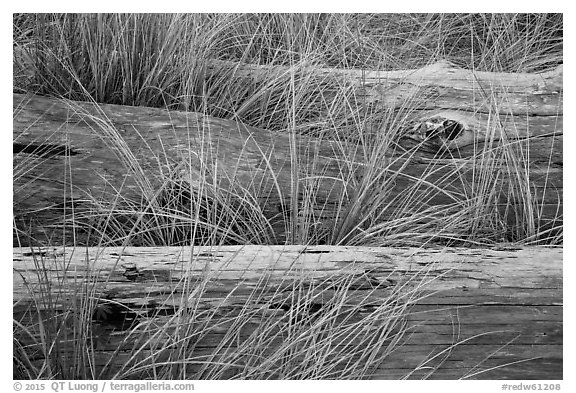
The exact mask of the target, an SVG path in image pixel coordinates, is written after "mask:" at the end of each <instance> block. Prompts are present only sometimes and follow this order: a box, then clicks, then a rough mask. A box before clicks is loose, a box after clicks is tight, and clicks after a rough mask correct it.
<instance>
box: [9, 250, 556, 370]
mask: <svg viewBox="0 0 576 393" xmlns="http://www.w3.org/2000/svg"><path fill="white" fill-rule="evenodd" d="M39 262H42V264H41V265H42V268H39V265H40V264H39ZM13 263H14V274H13V279H14V308H13V311H14V317H15V318H16V319H17V320H22V321H23V323H32V324H34V321H36V322H37V319H38V317H37V316H35V315H36V314H35V310H37V307H39V308H50V307H52V308H53V309H55V310H60V309H67V307H69V305H70V303H71V302H74V301H77V300H78V299H77V298H75V297H76V296H77V295H78V294H79V293H85V291H86V290H89V291H90V293H91V296H92V298H93V299H99V300H98V302H101V303H106V304H115V305H118V306H119V307H117V308H116V311H115V313H119V314H123V315H124V320H123V319H122V318H121V317H120V318H119V317H118V316H110V317H109V319H95V320H94V321H93V325H94V326H98V330H97V331H98V335H99V337H98V340H96V341H97V342H98V346H97V347H96V348H95V349H94V351H95V354H96V361H97V366H98V367H103V366H104V364H106V363H107V362H108V361H109V360H110V359H111V358H114V359H115V360H114V361H118V362H129V360H130V359H131V356H133V353H131V352H130V348H132V346H133V345H134V344H135V343H136V342H137V341H138V339H139V338H140V336H146V334H148V335H149V334H150V333H146V334H144V333H142V334H140V335H139V334H135V335H134V334H133V335H130V336H128V334H127V331H128V330H129V328H134V325H132V327H130V326H127V325H130V323H129V322H126V320H136V321H137V322H138V323H140V325H139V326H140V327H139V328H136V331H138V329H143V328H142V326H146V323H151V324H152V326H156V328H155V329H157V328H158V326H161V325H162V323H165V322H166V321H167V320H169V318H170V316H173V315H175V314H176V313H177V310H178V309H179V307H181V306H182V305H183V304H184V303H183V299H186V298H188V299H189V302H190V301H191V300H190V299H195V300H194V301H193V302H192V303H193V304H194V305H193V306H191V305H190V307H193V308H194V310H195V311H194V312H195V313H198V314H194V315H211V316H212V317H214V316H215V317H214V319H213V321H216V320H218V318H223V319H222V321H221V322H222V323H221V325H220V327H219V328H214V329H213V330H210V333H209V334H207V335H206V336H204V337H202V338H201V339H199V341H198V342H197V344H196V345H197V347H196V349H195V351H194V356H197V358H198V359H200V358H201V357H202V356H203V355H206V354H209V353H213V352H214V351H215V348H217V345H218V343H219V340H221V339H222V337H224V334H225V332H226V330H227V329H229V328H230V326H231V322H230V317H231V316H233V315H238V314H240V313H241V310H244V312H246V310H252V311H253V313H254V314H253V316H254V318H253V319H251V320H250V322H248V323H246V325H245V326H244V327H243V329H245V330H242V331H241V333H240V334H239V336H238V340H239V342H238V343H237V345H238V348H240V347H241V344H242V341H243V340H246V339H247V338H248V337H249V336H250V334H251V333H253V331H254V329H256V328H257V327H258V326H262V324H263V321H268V322H270V323H272V322H273V321H276V322H277V321H282V320H284V321H285V319H282V318H293V319H294V318H295V315H297V314H298V313H301V314H305V312H304V313H302V309H303V308H305V307H304V306H303V307H302V308H298V305H299V304H301V303H305V306H306V307H308V308H309V309H315V310H320V312H321V313H322V312H329V311H326V310H329V304H331V305H332V306H333V305H334V303H330V302H331V299H334V298H338V299H339V300H338V302H341V304H340V303H339V304H340V305H341V307H342V308H341V309H340V312H342V313H343V314H345V311H343V310H346V309H347V307H353V306H356V307H357V308H356V309H355V312H354V313H353V315H351V316H349V317H350V319H351V320H360V319H361V318H363V317H364V318H371V317H370V315H373V314H370V313H373V312H374V310H375V309H376V308H377V307H378V306H380V305H382V304H385V303H387V302H391V299H396V300H395V301H394V302H393V304H394V305H395V307H396V308H400V309H402V310H404V314H403V315H404V316H403V317H402V318H399V319H396V320H395V323H397V324H399V325H403V328H401V329H400V328H399V329H400V331H403V332H404V334H403V335H398V337H396V338H397V339H398V344H399V346H398V347H397V349H396V350H394V351H393V352H392V353H391V354H389V355H388V356H387V357H386V358H385V359H384V361H383V362H382V363H381V364H380V365H379V367H378V368H377V369H376V370H374V378H380V379H390V378H391V379H397V378H410V379H420V378H432V379H455V378H479V379H562V377H563V374H562V363H563V362H562V347H563V329H562V326H563V324H562V322H563V313H562V304H563V298H562V286H563V285H562V283H563V279H562V248H558V247H526V248H523V249H512V248H509V249H507V248H493V249H467V248H445V249H440V248H435V249H418V248H370V247H329V246H314V247H311V246H310V247H304V246H285V247H280V246H276V247H269V246H226V247H219V248H206V247H204V248H200V247H194V248H193V249H191V248H190V247H187V248H175V247H173V248H126V249H121V248H105V249H96V248H87V249H82V248H79V249H76V250H72V249H58V250H49V251H44V252H42V253H40V252H39V251H38V250H37V251H36V252H32V251H31V250H30V249H25V248H15V249H14V252H13ZM64 266H66V269H64ZM64 270H66V271H67V273H66V274H64V273H63V271H64ZM87 274H88V275H89V277H90V279H89V280H88V281H86V277H87ZM185 277H186V278H187V280H183V278H185ZM87 283H89V284H87ZM186 283H187V284H188V285H189V287H188V289H185V285H186ZM48 285H50V287H51V288H52V298H51V299H52V303H50V300H49V299H48V298H46V297H44V298H43V300H42V301H40V302H37V303H34V302H32V299H33V298H36V299H39V296H38V294H39V293H41V292H42V288H44V289H45V288H47V287H48ZM344 287H345V288H344ZM343 288H344V291H342V290H343ZM339 291H340V292H339ZM186 294H189V295H186ZM343 294H344V295H343ZM56 295H58V296H56ZM342 295H343V296H342ZM338 296H342V297H338ZM95 303H96V302H95ZM188 304H189V303H188ZM403 307H405V308H403ZM72 308H74V307H72ZM118 310H120V311H118ZM180 310H181V309H180ZM198 310H204V311H206V312H205V313H201V312H200V311H198ZM264 316H268V317H266V318H271V319H266V318H264ZM262 318H264V319H262ZM224 320H225V321H227V322H223V321H224ZM30 321H32V322H30ZM119 321H120V322H119ZM122 321H124V322H122ZM163 321H164V322H163ZM94 329H96V328H95V327H94ZM335 329H336V330H335V331H334V332H332V333H333V335H334V337H337V334H336V333H337V328H336V327H335ZM31 331H34V328H31ZM94 331H96V330H94ZM154 331H156V330H154ZM19 339H20V340H21V342H22V343H23V344H25V345H26V343H28V344H30V339H29V338H28V339H26V338H25V337H20V338H19ZM164 339H165V338H164ZM123 340H126V342H124V343H122V341H123ZM160 340H162V339H160ZM96 341H95V342H96ZM161 347H162V345H160V348H161ZM64 348H65V347H64ZM119 348H120V351H119V352H118V349H119ZM33 349H34V348H33V345H32V346H30V347H29V348H28V350H30V351H33ZM246 350H248V349H246ZM271 350H273V349H271ZM115 351H116V352H115ZM124 352H126V353H124ZM248 352H250V351H248ZM114 354H115V355H114ZM236 355H238V356H240V355H239V354H236ZM59 356H65V351H64V353H61V354H60V355H59ZM114 356H116V357H114ZM142 356H144V355H142ZM38 357H39V359H41V356H40V355H38ZM132 361H134V359H133V358H132ZM109 366H110V365H109ZM110 367H113V368H114V367H116V366H110ZM198 368H201V367H200V366H199V365H197V368H196V369H194V367H192V370H191V371H198ZM228 371H229V372H232V373H233V370H228ZM198 372H199V371H198Z"/></svg>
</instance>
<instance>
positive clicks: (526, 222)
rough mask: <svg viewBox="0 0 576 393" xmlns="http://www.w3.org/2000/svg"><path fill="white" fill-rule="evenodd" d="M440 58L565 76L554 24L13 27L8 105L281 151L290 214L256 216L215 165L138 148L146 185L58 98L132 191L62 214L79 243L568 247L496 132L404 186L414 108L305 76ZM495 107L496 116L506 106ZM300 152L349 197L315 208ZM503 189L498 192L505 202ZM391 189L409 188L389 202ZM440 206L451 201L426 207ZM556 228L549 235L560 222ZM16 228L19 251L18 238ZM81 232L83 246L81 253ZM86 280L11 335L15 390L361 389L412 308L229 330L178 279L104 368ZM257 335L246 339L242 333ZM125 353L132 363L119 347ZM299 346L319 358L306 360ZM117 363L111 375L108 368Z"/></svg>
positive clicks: (522, 159)
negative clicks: (208, 381) (174, 383)
mask: <svg viewBox="0 0 576 393" xmlns="http://www.w3.org/2000/svg"><path fill="white" fill-rule="evenodd" d="M441 59H449V60H451V61H453V62H455V63H457V64H459V65H461V66H463V67H467V68H470V69H477V70H487V71H508V72H516V71H523V72H534V71H539V70H542V69H545V68H548V67H551V66H555V65H557V64H559V63H561V62H562V16H561V15H519V14H514V15H512V14H496V15H491V14H490V15H489V14H473V15H464V14H442V15H436V14H434V15H404V14H398V15H368V14H366V15H348V14H319V15H308V14H296V15H294V14H290V15H281V14H278V15H261V14H258V15H256V14H254V15H253V14H250V15H245V14H242V15H236V14H217V15H207V14H194V15H178V14H165V15H156V14H154V15H150V14H98V15H96V14H86V15H79V14H65V15H54V14H49V15H48V14H34V15H32V14H18V15H14V90H15V91H17V92H32V93H38V94H46V95H55V96H58V97H62V98H67V99H71V100H82V101H92V102H93V103H94V105H95V107H96V108H97V104H98V103H115V104H124V105H137V106H154V107H163V108H167V109H169V110H187V111H194V112H200V113H202V114H205V115H208V116H215V117H220V118H228V119H236V120H238V121H241V122H243V123H245V124H248V125H252V126H255V127H261V128H265V129H267V130H271V131H274V132H278V133H285V134H287V135H289V136H290V144H291V146H290V157H289V160H290V168H291V173H290V175H291V181H290V190H289V191H288V192H286V191H280V189H281V187H280V184H279V183H278V179H277V178H276V176H277V174H276V173H274V171H273V169H272V165H270V163H269V162H268V160H269V157H268V156H267V155H266V153H265V151H266V150H265V149H263V150H262V162H263V168H262V169H263V170H264V171H265V172H267V174H268V175H269V176H268V178H269V179H271V180H270V181H271V182H272V183H274V184H271V185H270V186H271V187H268V188H269V189H271V190H272V191H271V192H273V193H276V194H277V195H274V198H277V199H279V200H281V201H289V202H287V203H286V206H284V209H283V211H282V212H280V213H279V214H278V216H276V217H270V216H269V215H267V214H266V213H265V212H264V209H263V207H262V200H265V199H266V195H262V194H261V193H260V191H259V190H260V189H261V184H256V183H253V184H246V183H243V182H241V181H240V179H238V178H236V177H235V175H234V174H232V175H227V176H228V177H226V178H222V177H220V178H219V177H218V176H213V174H215V173H217V172H218V171H217V167H216V163H215V162H214V159H213V156H212V155H211V154H210V153H209V152H208V151H206V152H204V151H196V152H192V151H189V152H188V154H187V155H182V156H179V157H170V156H168V155H166V154H163V153H162V152H154V151H152V150H150V155H151V156H152V157H153V159H154V160H155V161H156V162H157V167H158V171H157V172H156V173H155V174H154V176H151V173H149V172H146V171H145V170H144V169H143V168H142V167H141V164H140V162H139V160H138V157H136V155H135V152H132V151H130V149H129V148H128V147H127V146H126V144H125V143H124V142H123V140H122V138H121V136H120V133H119V132H118V130H116V129H115V127H114V125H113V124H112V123H111V122H109V121H108V120H107V119H106V117H105V115H104V114H103V113H101V115H97V116H95V115H94V114H88V113H84V112H83V111H82V110H81V109H80V108H79V107H78V106H75V105H74V104H73V102H70V101H69V105H70V109H71V111H72V112H75V113H76V114H77V115H80V116H83V117H86V118H88V119H89V120H90V121H91V122H92V123H93V124H95V126H94V132H95V133H96V134H97V135H100V136H101V137H102V139H103V140H104V141H105V142H106V143H107V146H108V148H109V149H111V150H112V151H114V153H115V154H116V156H117V157H118V159H119V160H120V162H121V163H122V165H123V166H124V167H125V169H126V171H127V172H128V173H129V175H130V176H131V178H133V179H134V181H135V182H136V185H137V187H138V191H139V195H140V198H138V199H137V200H130V199H127V198H126V197H125V196H124V194H123V190H122V189H121V188H120V189H114V188H113V187H111V185H110V187H109V188H110V193H109V197H107V198H102V197H100V196H95V195H87V196H86V198H85V200H83V201H82V203H83V204H84V206H85V207H86V206H87V208H85V209H83V210H77V211H72V212H71V213H72V214H66V217H63V224H65V226H66V228H72V233H73V234H74V236H76V237H75V238H74V239H73V243H74V244H75V245H79V244H81V243H84V244H86V243H87V244H94V245H99V246H107V245H121V246H127V245H142V246H144V245H148V246H162V245H168V244H170V245H186V244H199V245H210V246H214V247H216V246H219V245H223V244H284V243H288V244H320V243H327V244H334V245H379V246H382V245H398V244H403V245H405V244H418V245H422V244H428V243H431V242H442V243H443V244H454V243H457V244H460V243H462V242H464V243H466V244H474V245H485V244H490V243H494V242H500V241H515V242H537V241H539V240H541V239H542V238H544V239H545V240H547V241H549V242H553V243H559V242H561V241H562V239H561V225H560V226H559V228H552V229H550V228H540V227H538V224H537V223H536V222H535V220H534V217H535V216H536V217H537V216H538V212H539V211H540V210H541V209H542V206H539V205H538V202H537V201H536V200H535V198H534V197H533V192H532V190H530V179H529V174H528V171H527V168H526V167H525V165H526V164H525V163H526V162H527V160H526V158H527V152H526V151H524V150H523V149H522V148H521V146H520V144H519V143H517V142H515V141H513V140H509V141H506V140H505V141H504V143H501V144H499V145H498V146H497V144H496V141H497V140H502V138H503V136H504V132H503V131H502V130H501V126H500V123H499V121H498V119H496V118H494V117H492V118H491V119H490V120H489V121H488V123H487V124H486V129H487V130H488V132H487V134H486V140H484V141H482V142H483V144H482V147H481V148H479V149H478V150H477V151H475V152H474V153H475V154H474V155H473V157H472V159H470V160H468V161H466V160H459V159H456V158H454V157H440V156H438V157H434V158H432V159H430V160H429V161H428V164H427V166H426V168H425V170H424V172H423V173H421V174H420V175H419V176H412V175H410V174H409V173H410V171H409V170H410V167H411V166H412V165H416V162H417V161H418V160H417V157H416V156H417V154H416V151H417V149H418V148H421V147H423V146H422V145H419V146H414V148H413V149H410V150H407V151H404V152H403V153H402V154H400V155H396V156H394V157H395V158H391V156H390V154H388V153H389V152H390V151H391V150H393V149H395V148H396V142H397V139H398V138H399V137H400V136H402V135H403V134H404V133H405V131H406V127H407V121H408V120H407V119H409V118H411V116H412V109H411V103H412V100H413V99H416V97H412V98H408V99H407V100H406V101H405V102H404V103H402V105H401V106H400V108H396V109H395V110H392V109H390V110H376V109H374V108H373V107H370V106H369V105H366V103H365V102H364V101H363V98H361V97H358V96H356V95H355V92H354V89H352V88H351V86H350V85H348V84H347V83H346V82H342V81H339V80H337V79H334V78H329V77H328V76H319V74H318V73H316V72H314V70H315V69H317V68H326V67H338V68H344V69H346V68H357V69H397V68H416V67H419V66H421V65H425V64H428V63H431V62H434V61H437V60H441ZM242 64H252V65H267V66H283V67H284V68H282V71H278V72H277V71H271V72H270V73H269V74H267V75H266V77H264V78H253V79H251V78H247V77H246V76H245V75H243V74H242V73H239V72H238V69H237V66H238V67H239V66H240V65H242ZM272 70H274V69H272ZM488 96H490V94H488ZM488 99H490V97H488ZM493 101H494V108H495V110H497V109H498V105H499V103H498V102H496V99H495V98H494V99H493ZM206 131H209V130H206ZM202 134H204V133H203V132H202ZM308 136H312V137H314V138H316V139H317V140H321V141H330V142H331V143H333V144H334V146H335V147H336V148H337V149H339V150H340V152H341V153H342V157H343V158H342V160H341V163H340V169H341V170H340V173H338V174H337V178H336V179H332V180H335V182H336V183H337V184H339V185H340V186H341V190H342V192H341V194H340V195H339V196H338V198H337V199H336V201H334V202H333V203H334V205H335V208H334V206H328V205H326V204H325V205H324V206H323V205H322V203H319V202H318V198H317V195H318V193H319V184H320V183H321V182H322V181H323V180H324V179H323V175H322V173H319V168H318V164H317V163H316V162H315V161H314V160H313V161H312V163H311V164H310V165H309V166H305V165H303V163H301V162H299V161H298V152H299V151H298V150H299V149H307V148H309V149H310V151H311V152H312V153H313V152H314V151H313V147H312V146H309V147H306V146H304V147H302V146H301V145H300V144H299V142H300V141H301V140H302V139H301V138H304V137H308ZM200 146H203V144H202V143H201V144H200ZM446 158H449V159H446ZM198 161H199V163H200V164H199V165H198ZM420 164H421V163H420ZM35 165H41V162H38V160H37V159H32V158H30V159H28V160H24V161H15V169H14V177H15V180H18V179H19V178H20V177H22V176H24V175H25V174H26V173H28V171H30V169H31V168H32V167H33V166H35ZM197 168H201V170H200V173H199V174H198V173H197V171H196V169H197ZM63 171H64V173H69V172H67V171H68V168H63ZM503 177H507V178H508V179H509V180H508V182H507V184H508V187H509V189H506V190H503V189H502V188H501V187H502V186H501V184H502V183H501V181H502V179H503ZM439 184H440V185H439ZM73 186H74V185H73V184H67V187H69V189H72V188H73ZM398 187H401V189H402V192H400V193H398V192H394V190H397V189H398ZM282 192H285V193H287V194H282ZM502 195H507V196H509V197H510V198H511V199H514V200H515V201H516V202H517V203H516V205H514V206H512V207H510V208H509V209H508V210H505V211H502V210H501V209H500V208H499V205H501V204H502V203H507V200H504V201H503V200H502ZM440 197H441V198H442V199H443V200H449V201H451V202H450V203H448V204H446V203H445V204H443V205H437V204H435V203H434V200H437V199H438V198H440ZM63 198H64V197H63ZM63 202H64V206H66V202H67V201H66V200H65V198H64V200H63ZM15 203H16V201H15ZM72 206H74V205H72ZM328 212H333V213H331V214H332V216H327V214H328ZM69 213H70V212H69ZM558 215H559V218H560V219H561V215H562V212H558ZM15 226H17V228H16V231H17V233H18V234H19V236H24V235H25V233H26V232H27V229H26V228H20V227H19V226H20V224H19V223H15ZM279 227H282V228H281V229H282V230H279ZM279 232H282V233H284V235H282V236H278V233H279ZM558 232H560V235H558ZM79 233H82V234H83V235H82V236H86V238H87V240H86V239H83V240H82V241H81V239H80V237H79V235H78V234H79ZM38 263H40V264H41V263H42V261H41V260H39V261H38ZM62 269H63V270H62V271H63V272H66V269H65V266H63V267H62ZM207 280H208V279H207ZM342 280H345V279H342ZM91 282H92V281H91V278H90V277H86V286H85V290H84V291H83V292H81V293H77V294H76V295H75V296H76V297H74V298H72V300H70V301H69V302H68V303H66V304H65V305H64V306H62V304H60V303H58V301H54V300H53V299H51V297H53V296H57V294H58V293H59V291H61V290H62V289H59V288H54V289H50V288H48V289H46V290H45V291H44V290H43V291H42V292H41V295H42V296H41V298H39V299H37V302H38V304H37V305H36V308H37V309H46V310H47V311H46V312H45V314H43V315H32V314H29V316H30V318H29V319H28V322H27V323H28V324H26V323H24V322H23V321H20V320H18V321H15V325H14V326H15V328H14V329H15V334H14V336H15V341H14V343H15V344H14V345H15V353H19V354H20V355H18V356H16V358H15V359H17V363H18V367H17V369H18V370H22V374H21V375H20V376H21V377H26V378H61V379H65V378H98V377H100V378H104V377H107V378H108V377H109V378H140V377H150V378H152V377H153V378H363V377H367V376H369V375H370V373H371V372H372V371H373V370H374V367H376V366H377V364H378V363H379V362H381V361H384V360H385V357H386V354H387V353H388V352H389V351H391V350H392V349H393V348H394V346H395V345H397V344H398V340H399V339H400V338H401V335H402V328H401V326H402V324H401V321H402V318H403V316H404V315H405V313H406V311H407V308H408V307H409V304H410V301H408V302H404V303H402V302H400V303H402V304H403V305H401V306H398V305H397V303H398V301H399V299H402V298H403V296H404V295H400V294H399V293H397V292H392V293H391V294H390V297H389V298H388V299H382V302H381V306H380V307H378V308H376V309H375V310H374V311H373V312H371V313H369V314H365V315H364V316H363V317H362V318H361V319H357V318H356V317H354V318H356V319H354V318H352V319H348V317H347V316H348V315H356V316H357V314H358V313H357V312H358V311H359V310H360V309H362V307H363V300H362V299H360V301H359V302H358V303H357V304H356V305H354V306H351V307H348V306H347V305H346V302H347V300H348V299H349V298H350V295H351V294H350V293H349V292H347V291H346V290H342V291H340V292H338V291H337V292H336V293H335V294H334V296H333V297H332V298H331V299H330V300H329V302H328V303H327V306H329V310H328V311H327V312H325V313H323V314H321V315H320V316H318V317H315V318H314V319H312V320H297V321H294V320H287V321H283V322H280V321H279V320H278V319H277V318H276V317H274V316H272V315H268V314H266V313H262V310H261V309H259V308H254V305H255V304H261V303H262V301H264V299H263V298H262V297H261V296H262V295H261V293H260V292H259V289H258V288H255V289H254V290H253V292H252V293H251V294H250V296H249V297H248V300H247V302H246V304H245V305H243V306H242V307H241V308H240V309H239V311H237V314H233V315H232V314H231V315H224V316H222V315H221V313H220V312H221V311H222V312H224V311H223V310H224V309H218V308H216V309H214V310H205V309H202V308H201V307H200V306H199V304H200V303H199V302H200V299H202V296H204V295H205V294H204V293H203V292H202V291H203V290H204V288H205V287H204V286H202V285H201V286H199V287H194V286H193V285H192V283H190V282H188V283H186V282H184V283H182V285H183V286H184V288H186V290H185V291H184V292H183V295H182V297H181V298H179V299H178V301H179V302H180V303H179V306H180V307H178V308H177V311H176V312H175V314H173V315H171V316H169V317H165V318H160V319H155V320H156V322H154V323H153V322H152V321H147V322H142V323H141V324H139V325H137V326H135V327H133V328H132V329H133V331H132V333H131V334H129V335H128V337H129V339H128V340H127V341H126V342H124V343H122V347H121V348H122V349H123V351H120V347H118V350H117V351H116V352H114V356H113V357H112V359H113V360H114V359H115V360H114V361H113V360H110V363H108V364H104V367H103V368H102V367H101V368H99V369H98V370H97V368H96V367H95V366H94V365H95V364H96V363H97V359H95V358H94V356H95V355H94V354H95V350H94V348H95V345H96V343H95V342H94V340H95V336H97V335H98V334H96V333H94V330H93V329H95V327H94V326H96V324H95V323H94V322H93V316H94V315H95V313H97V312H98V310H100V309H101V308H102V307H103V306H102V299H99V298H98V296H97V295H96V294H95V290H96V289H97V288H94V286H91V284H90V283H91ZM261 284H262V285H263V286H265V283H261ZM194 288H196V289H194ZM303 288H305V289H303ZM343 288H346V285H343ZM319 292H320V293H321V292H322V290H320V289H318V288H314V285H312V286H310V285H309V283H305V282H297V283H295V284H294V288H293V291H291V292H290V293H291V295H289V296H288V297H287V298H283V296H284V297H285V296H286V295H285V294H283V293H276V294H275V296H276V297H278V299H274V300H273V301H272V300H270V299H266V302H268V303H270V304H271V302H272V303H275V304H276V303H277V304H291V306H292V307H295V308H306V307H308V306H310V305H311V304H313V303H314V299H315V297H316V296H319V295H318V293H319ZM192 295H193V296H192ZM232 295H233V292H232V293H231V294H230V296H232ZM409 298H410V299H411V301H412V300H413V299H414V297H409ZM190 299H193V300H190ZM194 299H195V300H194ZM104 308H105V307H104ZM100 311H101V310H100ZM132 311H134V312H138V310H132ZM355 313H356V314H355ZM224 314H225V313H224ZM272 314H273V313H272ZM254 320H257V321H258V323H257V329H256V330H254V331H253V332H252V333H251V334H247V333H246V331H247V330H246V329H247V326H249V325H250V323H252V322H253V321H254ZM399 326H400V328H398V327H399ZM398 329H400V330H398ZM217 331H218V332H220V331H222V332H223V339H222V340H221V341H220V344H219V347H218V348H217V350H215V351H214V352H210V353H202V352H201V351H199V350H198V349H197V347H196V344H197V343H198V342H200V341H201V340H202V339H203V338H205V337H207V336H208V335H210V334H212V333H214V332H217ZM62 335H71V336H70V337H65V338H62ZM37 337H40V338H39V339H38V338H37ZM30 340H32V341H33V342H30ZM62 340H64V341H66V340H74V342H75V343H77V344H75V345H76V346H75V347H74V348H75V352H74V354H73V359H69V358H66V359H65V358H62V357H60V356H59V355H60V354H61V353H62V352H61V351H62V350H61V348H59V347H58V343H59V342H62ZM25 343H27V344H25ZM348 343H350V344H348ZM130 345H132V348H131V351H128V352H126V351H124V350H125V349H126V348H127V346H130ZM311 346H312V347H314V348H315V349H314V350H313V351H310V350H308V349H307V348H309V347H311ZM271 348H275V349H274V350H272V349H271ZM126 353H129V355H128V357H127V358H124V359H122V361H123V366H122V367H121V368H120V369H117V368H116V366H115V364H116V363H115V361H116V360H118V359H119V358H120V357H122V356H126ZM35 356H37V358H35ZM38 359H41V360H38ZM100 366H102V364H100Z"/></svg>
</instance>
